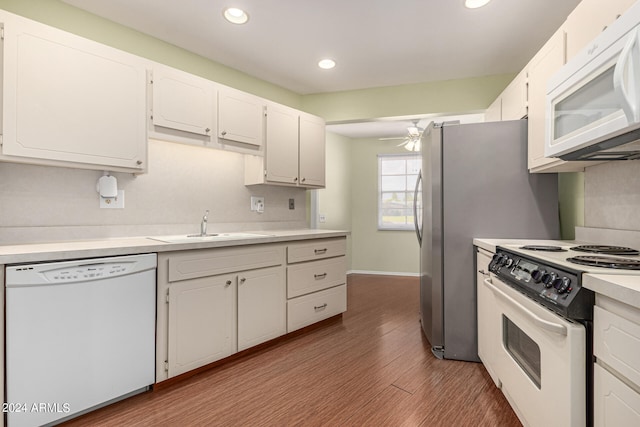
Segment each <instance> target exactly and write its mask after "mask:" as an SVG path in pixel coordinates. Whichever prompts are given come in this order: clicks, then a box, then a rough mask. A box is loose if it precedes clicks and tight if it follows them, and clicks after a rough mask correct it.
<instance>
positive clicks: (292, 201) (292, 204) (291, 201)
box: [289, 199, 296, 209]
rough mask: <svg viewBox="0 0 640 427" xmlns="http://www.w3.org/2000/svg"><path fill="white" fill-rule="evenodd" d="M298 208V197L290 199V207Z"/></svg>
mask: <svg viewBox="0 0 640 427" xmlns="http://www.w3.org/2000/svg"><path fill="white" fill-rule="evenodd" d="M295 208H296V199H289V209H295Z"/></svg>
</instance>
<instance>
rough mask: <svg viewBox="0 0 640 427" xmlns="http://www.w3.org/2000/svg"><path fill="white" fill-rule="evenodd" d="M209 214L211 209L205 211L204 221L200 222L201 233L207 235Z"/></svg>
mask: <svg viewBox="0 0 640 427" xmlns="http://www.w3.org/2000/svg"><path fill="white" fill-rule="evenodd" d="M208 216H209V210H206V211H204V215H203V216H202V222H201V223H200V235H201V236H206V235H207V220H208Z"/></svg>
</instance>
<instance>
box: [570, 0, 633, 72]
mask: <svg viewBox="0 0 640 427" xmlns="http://www.w3.org/2000/svg"><path fill="white" fill-rule="evenodd" d="M634 2H635V0H607V1H603V0H582V1H581V2H580V4H578V6H577V7H576V8H575V10H574V11H573V12H571V14H570V15H569V16H568V17H567V22H566V24H565V28H566V31H567V60H570V59H571V58H573V57H574V56H575V55H576V54H577V53H578V52H580V50H581V49H582V48H583V47H585V46H586V45H587V44H589V42H591V41H592V40H593V39H595V38H596V37H597V36H598V35H599V34H600V33H601V32H602V31H604V30H605V29H606V28H607V27H608V26H609V25H611V23H612V22H614V21H615V20H616V19H617V18H618V17H619V16H620V15H622V14H623V13H624V12H625V11H626V10H627V9H629V7H631V5H632V4H633V3H634Z"/></svg>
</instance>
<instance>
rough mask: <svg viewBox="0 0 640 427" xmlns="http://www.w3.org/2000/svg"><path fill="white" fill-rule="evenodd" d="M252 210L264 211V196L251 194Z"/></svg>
mask: <svg viewBox="0 0 640 427" xmlns="http://www.w3.org/2000/svg"><path fill="white" fill-rule="evenodd" d="M251 210H252V211H253V212H258V213H262V212H264V197H260V196H251Z"/></svg>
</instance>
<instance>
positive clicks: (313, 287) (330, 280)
mask: <svg viewBox="0 0 640 427" xmlns="http://www.w3.org/2000/svg"><path fill="white" fill-rule="evenodd" d="M346 283H347V264H346V258H345V257H344V256H341V257H338V258H330V259H324V260H320V261H312V262H306V263H302V264H295V265H292V266H289V267H287V298H294V297H298V296H300V295H306V294H310V293H312V292H316V291H321V290H323V289H327V288H332V287H334V286H338V285H344V284H346Z"/></svg>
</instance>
